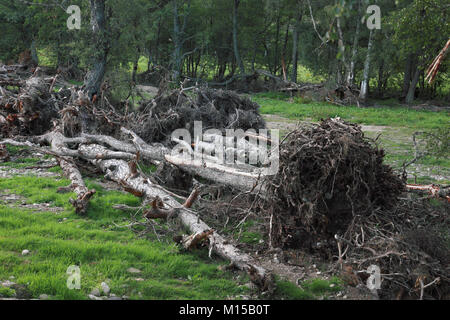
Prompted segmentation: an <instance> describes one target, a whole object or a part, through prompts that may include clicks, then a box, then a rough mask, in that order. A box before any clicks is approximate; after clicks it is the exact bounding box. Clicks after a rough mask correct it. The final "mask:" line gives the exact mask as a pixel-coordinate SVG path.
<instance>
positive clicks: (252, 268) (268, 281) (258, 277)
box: [79, 145, 273, 291]
mask: <svg viewBox="0 0 450 320" xmlns="http://www.w3.org/2000/svg"><path fill="white" fill-rule="evenodd" d="M79 150H80V153H81V154H83V155H89V157H88V158H90V159H92V158H94V156H95V155H96V154H98V153H102V152H105V148H104V147H102V146H100V145H82V146H80V148H79ZM91 162H92V163H93V164H95V165H96V166H97V167H98V168H99V169H101V170H102V171H103V172H104V173H105V177H106V178H108V179H110V180H112V181H115V182H117V183H118V184H120V185H122V186H126V187H127V189H128V190H134V192H136V193H141V194H142V195H143V196H145V197H147V198H149V199H157V198H159V199H163V201H164V204H165V205H166V206H168V207H169V208H172V209H174V210H175V213H174V215H175V216H176V217H177V218H179V219H180V220H181V222H182V223H183V225H185V226H186V227H187V228H188V229H189V230H190V232H191V233H193V234H201V233H203V232H205V231H207V230H211V228H210V227H209V226H208V225H207V224H206V223H205V222H203V221H202V220H201V219H200V218H199V216H198V215H196V214H195V212H193V211H192V210H190V209H188V208H186V207H185V206H181V205H180V204H179V203H178V202H177V201H176V200H175V199H174V198H173V197H172V196H171V195H170V194H169V193H167V192H165V191H164V189H163V188H161V187H159V186H156V185H154V184H153V183H152V182H151V181H150V180H149V179H147V178H144V177H142V176H137V177H134V178H132V172H131V171H130V168H129V166H128V163H127V162H126V161H123V160H102V159H97V160H91ZM208 237H209V240H210V242H211V247H212V249H213V251H214V252H216V253H217V254H218V255H219V256H221V257H222V258H225V259H227V260H230V261H231V263H232V265H233V266H235V267H237V268H238V269H240V270H243V271H246V272H247V273H248V274H249V276H250V278H251V279H252V281H253V282H254V283H255V284H257V285H258V286H259V287H260V288H261V289H262V290H263V291H266V290H271V289H272V288H273V277H272V275H271V274H270V273H268V272H267V271H266V270H265V269H264V268H262V267H261V266H259V265H258V264H257V262H256V261H255V260H254V259H253V258H252V257H250V256H249V255H247V254H245V253H243V252H241V251H240V250H239V249H237V248H236V247H234V246H233V245H231V244H230V243H228V241H226V240H225V238H223V237H222V236H221V235H220V234H218V233H217V232H215V231H214V233H212V234H211V235H209V236H208Z"/></svg>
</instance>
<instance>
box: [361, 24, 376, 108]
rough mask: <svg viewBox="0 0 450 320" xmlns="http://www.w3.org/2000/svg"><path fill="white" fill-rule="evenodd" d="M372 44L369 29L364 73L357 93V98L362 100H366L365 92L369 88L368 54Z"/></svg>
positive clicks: (371, 33) (371, 31)
mask: <svg viewBox="0 0 450 320" xmlns="http://www.w3.org/2000/svg"><path fill="white" fill-rule="evenodd" d="M372 44H373V30H370V34H369V44H368V46H367V55H366V61H365V63H364V75H363V81H362V83H361V91H360V94H359V98H360V99H361V100H363V101H366V100H367V93H368V88H369V76H370V54H371V51H372Z"/></svg>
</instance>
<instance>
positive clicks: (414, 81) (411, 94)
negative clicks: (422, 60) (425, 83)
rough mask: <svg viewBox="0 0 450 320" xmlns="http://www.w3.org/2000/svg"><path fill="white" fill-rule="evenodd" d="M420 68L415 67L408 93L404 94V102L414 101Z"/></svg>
mask: <svg viewBox="0 0 450 320" xmlns="http://www.w3.org/2000/svg"><path fill="white" fill-rule="evenodd" d="M419 76H420V70H419V68H417V67H416V71H415V72H414V76H413V78H412V80H411V85H410V86H409V89H408V94H407V95H406V99H405V102H406V103H412V102H413V101H414V92H415V90H416V86H417V83H418V82H419Z"/></svg>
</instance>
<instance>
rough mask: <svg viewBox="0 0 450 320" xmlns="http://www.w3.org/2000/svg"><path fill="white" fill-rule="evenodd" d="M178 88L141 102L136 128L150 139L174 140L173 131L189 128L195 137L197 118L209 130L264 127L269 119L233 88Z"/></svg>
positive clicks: (163, 141)
mask: <svg viewBox="0 0 450 320" xmlns="http://www.w3.org/2000/svg"><path fill="white" fill-rule="evenodd" d="M190 89H191V90H192V91H193V92H189V91H190V90H187V89H175V90H171V91H168V92H162V93H160V94H159V95H158V96H156V97H155V98H154V99H153V100H151V101H146V102H144V103H142V104H141V109H140V113H141V114H144V115H145V117H144V118H143V120H142V122H143V125H142V124H139V125H136V126H134V127H133V129H134V131H135V132H136V133H138V134H139V135H140V136H141V137H142V138H143V139H144V140H145V141H146V142H149V143H150V142H162V143H164V144H168V143H169V142H170V135H171V133H172V132H173V131H174V130H176V129H179V128H185V129H188V130H189V131H190V132H191V135H192V136H193V133H194V121H201V122H202V127H203V129H204V130H207V129H212V128H214V129H219V130H225V129H243V130H244V131H245V130H247V129H250V128H253V129H260V128H264V127H265V122H264V120H263V118H262V117H261V115H260V114H259V113H258V109H259V106H258V105H257V104H256V103H254V102H252V101H251V100H250V99H249V98H246V97H241V96H239V95H238V94H236V93H234V92H232V91H226V90H214V89H209V88H197V87H192V88H190Z"/></svg>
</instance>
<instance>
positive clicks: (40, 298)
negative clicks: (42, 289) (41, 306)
mask: <svg viewBox="0 0 450 320" xmlns="http://www.w3.org/2000/svg"><path fill="white" fill-rule="evenodd" d="M48 298H49V296H48V295H46V294H41V295H40V296H39V300H48Z"/></svg>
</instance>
